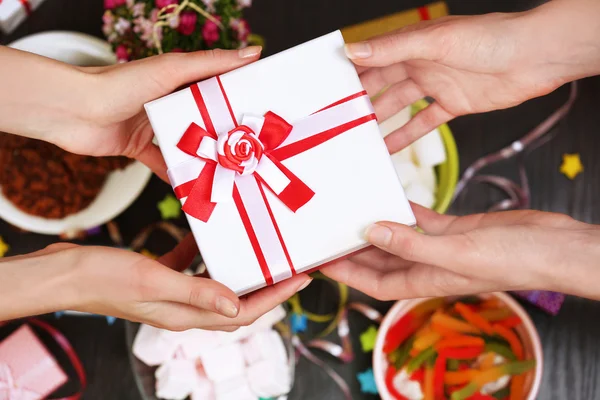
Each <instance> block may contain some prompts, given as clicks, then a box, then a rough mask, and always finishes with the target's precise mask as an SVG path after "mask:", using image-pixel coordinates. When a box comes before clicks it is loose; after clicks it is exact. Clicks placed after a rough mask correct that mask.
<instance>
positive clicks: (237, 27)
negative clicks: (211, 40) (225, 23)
mask: <svg viewBox="0 0 600 400" xmlns="http://www.w3.org/2000/svg"><path fill="white" fill-rule="evenodd" d="M229 25H230V26H231V29H233V30H234V31H235V32H236V33H237V39H238V40H239V41H240V42H246V41H247V40H248V36H249V35H250V26H249V25H248V22H247V21H246V20H245V19H232V20H231V22H230V23H229Z"/></svg>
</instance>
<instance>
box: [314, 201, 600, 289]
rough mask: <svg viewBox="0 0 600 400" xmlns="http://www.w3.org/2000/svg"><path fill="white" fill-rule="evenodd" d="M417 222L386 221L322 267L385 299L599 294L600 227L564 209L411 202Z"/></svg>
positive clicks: (348, 282) (346, 281)
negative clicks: (456, 210) (440, 206)
mask: <svg viewBox="0 0 600 400" xmlns="http://www.w3.org/2000/svg"><path fill="white" fill-rule="evenodd" d="M413 209H414V211H415V215H416V217H417V223H418V226H419V227H420V228H421V229H422V230H423V231H424V233H419V232H418V231H417V230H415V229H413V228H410V227H407V226H405V225H400V224H394V223H388V222H381V223H378V224H375V225H373V226H371V227H370V228H369V229H368V230H367V237H368V240H369V241H370V242H371V243H372V244H373V245H374V246H376V247H375V248H371V249H368V250H366V251H364V252H362V253H359V254H357V255H355V256H352V257H351V258H349V259H347V260H343V261H340V262H337V263H335V264H333V265H331V266H329V267H326V268H324V269H323V270H322V271H323V273H324V274H325V275H327V276H329V277H330V278H332V279H335V280H337V281H340V282H342V283H345V284H348V285H349V286H352V287H354V288H356V289H358V290H360V291H363V292H365V293H366V294H368V295H370V296H373V297H375V298H377V299H380V300H397V299H406V298H420V297H430V296H449V295H464V294H475V293H484V292H493V291H504V290H551V291H558V292H563V293H568V294H573V295H578V296H582V297H588V298H592V299H600V289H599V288H598V285H597V282H598V281H600V269H599V268H598V267H597V265H598V260H600V229H599V228H598V227H597V226H594V225H589V224H585V223H582V222H578V221H575V220H574V219H572V218H570V217H567V216H565V215H560V214H554V213H547V212H541V211H510V212H499V213H490V214H478V215H471V216H466V217H452V216H444V215H439V214H437V213H435V212H434V211H431V210H428V209H425V208H423V207H420V206H416V205H413Z"/></svg>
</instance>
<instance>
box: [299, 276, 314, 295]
mask: <svg viewBox="0 0 600 400" xmlns="http://www.w3.org/2000/svg"><path fill="white" fill-rule="evenodd" d="M312 281H313V280H312V278H309V279H308V280H307V281H306V282H304V283H303V284H302V286H300V287H299V288H298V290H297V292H300V291H302V290H304V289H306V287H307V286H308V285H310V283H311V282H312Z"/></svg>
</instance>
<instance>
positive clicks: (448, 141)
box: [414, 99, 460, 214]
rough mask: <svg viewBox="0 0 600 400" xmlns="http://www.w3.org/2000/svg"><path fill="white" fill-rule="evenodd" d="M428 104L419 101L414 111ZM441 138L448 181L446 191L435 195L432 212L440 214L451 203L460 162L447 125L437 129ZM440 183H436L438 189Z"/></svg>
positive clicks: (437, 170)
mask: <svg viewBox="0 0 600 400" xmlns="http://www.w3.org/2000/svg"><path fill="white" fill-rule="evenodd" d="M429 104H430V103H429V102H428V101H427V100H425V99H423V100H419V101H417V102H416V103H415V104H414V107H415V109H417V110H419V111H420V110H423V109H424V108H427V107H428V106H429ZM437 129H438V130H439V132H440V135H441V136H442V140H443V141H444V147H445V149H446V157H447V159H446V161H445V162H444V163H443V164H442V165H444V166H446V167H447V168H448V174H447V176H448V181H447V182H446V190H445V191H444V193H441V194H440V193H437V196H436V203H435V207H434V210H435V211H437V212H438V213H440V214H443V213H445V212H446V211H448V208H449V207H450V204H451V203H452V198H453V197H454V191H455V189H456V185H457V183H458V174H459V169H460V160H459V157H458V149H457V147H456V141H455V140H454V135H453V134H452V131H451V130H450V127H449V126H448V124H442V125H440V126H439V127H438V128H437ZM439 167H440V166H438V167H436V172H438V173H436V175H437V178H438V180H439V178H440V174H439ZM439 186H440V183H439V181H438V187H439Z"/></svg>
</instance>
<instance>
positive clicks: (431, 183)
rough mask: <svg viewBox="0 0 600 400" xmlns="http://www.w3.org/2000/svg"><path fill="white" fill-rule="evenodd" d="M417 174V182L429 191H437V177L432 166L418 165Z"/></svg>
mask: <svg viewBox="0 0 600 400" xmlns="http://www.w3.org/2000/svg"><path fill="white" fill-rule="evenodd" d="M417 175H418V178H419V182H420V183H421V184H422V185H423V186H425V187H426V188H427V189H429V191H431V193H436V192H437V178H436V174H435V170H434V169H433V167H418V168H417Z"/></svg>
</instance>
